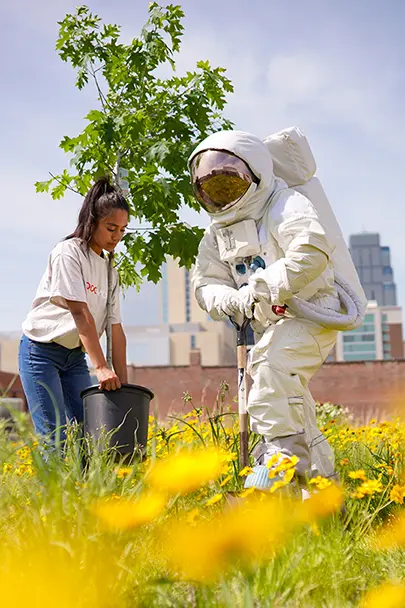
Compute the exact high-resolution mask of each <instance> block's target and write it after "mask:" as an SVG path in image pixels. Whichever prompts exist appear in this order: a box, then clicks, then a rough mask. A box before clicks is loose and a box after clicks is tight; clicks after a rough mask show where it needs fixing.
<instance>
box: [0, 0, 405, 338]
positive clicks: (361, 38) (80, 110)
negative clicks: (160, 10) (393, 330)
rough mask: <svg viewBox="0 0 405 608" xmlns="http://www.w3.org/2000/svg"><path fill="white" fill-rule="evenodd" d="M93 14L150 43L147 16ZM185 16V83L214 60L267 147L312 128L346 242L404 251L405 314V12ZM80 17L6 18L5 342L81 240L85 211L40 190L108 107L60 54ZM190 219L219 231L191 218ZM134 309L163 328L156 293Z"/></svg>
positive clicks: (315, 6)
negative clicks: (63, 29) (352, 239)
mask: <svg viewBox="0 0 405 608" xmlns="http://www.w3.org/2000/svg"><path fill="white" fill-rule="evenodd" d="M87 4H88V5H89V6H90V8H91V10H93V11H94V12H96V13H98V14H99V15H100V16H101V17H102V18H103V19H104V20H105V21H111V22H116V23H118V24H125V25H124V27H123V37H124V39H129V38H130V37H132V36H133V35H137V34H138V33H139V30H140V27H141V25H142V24H143V23H144V21H145V19H146V14H147V2H143V1H142V2H140V1H137V2H131V3H130V2H128V1H126V0H125V1H123V2H121V3H120V4H119V5H115V6H112V5H111V4H110V3H108V2H106V0H96V1H94V2H88V3H87ZM181 4H182V5H183V8H184V10H185V13H186V19H185V35H184V39H183V41H184V42H183V47H182V52H181V54H180V55H179V56H178V58H177V61H176V63H177V70H178V72H179V73H182V72H184V71H185V70H189V69H193V67H194V65H195V63H196V61H197V60H200V59H209V60H210V61H211V62H212V64H213V65H214V66H217V65H220V66H222V67H226V68H227V70H228V76H229V77H230V78H231V80H232V82H233V83H234V85H235V93H234V94H233V96H231V97H230V99H229V103H228V106H227V107H226V108H225V115H226V116H227V117H229V118H231V119H232V120H233V121H234V122H235V128H239V129H244V130H248V131H252V132H253V133H255V134H256V135H258V136H260V137H265V136H266V135H268V134H270V133H272V132H274V131H277V130H280V129H282V128H284V127H286V126H290V125H297V126H299V127H300V128H302V130H303V131H304V133H305V134H306V135H307V137H308V140H309V143H310V145H311V147H312V149H313V151H314V155H315V158H316V160H317V164H318V168H319V169H318V176H319V177H320V179H321V181H322V183H323V185H324V187H325V190H326V193H327V195H328V197H329V199H330V201H331V204H332V207H333V209H334V211H335V214H336V216H337V217H338V220H339V221H340V223H341V227H342V230H343V233H344V235H345V238H346V241H348V238H349V235H351V234H356V233H359V232H362V231H363V229H365V230H366V231H367V232H372V233H374V232H377V233H379V234H380V236H381V244H382V245H385V246H389V247H390V249H391V256H392V266H393V268H394V280H395V282H396V284H397V287H398V303H399V304H400V305H402V306H404V303H405V261H404V259H403V256H402V255H401V254H402V229H401V228H402V226H401V224H402V223H401V219H402V218H404V215H405V214H404V212H403V209H402V205H403V201H402V199H403V194H402V179H401V178H402V172H401V169H402V164H403V161H404V160H405V158H404V157H405V150H404V149H403V147H402V137H403V135H405V117H404V116H403V111H402V108H401V102H402V99H403V96H404V92H405V79H404V69H403V67H402V66H403V65H404V63H405V62H404V59H405V43H404V42H403V41H402V40H401V36H402V34H401V23H402V21H403V19H402V18H403V17H405V6H404V5H402V4H401V3H400V2H397V1H395V2H394V1H392V0H391V1H390V2H387V3H386V4H385V5H384V6H382V5H381V4H380V3H378V2H377V1H372V2H366V1H365V0H359V1H358V2H357V3H356V6H355V7H353V6H352V5H351V3H350V2H349V1H348V0H343V1H342V2H341V3H339V6H335V5H334V6H330V5H328V6H325V5H324V3H322V2H321V0H319V1H314V2H313V3H311V7H310V9H309V10H308V7H305V9H304V7H302V6H301V5H300V3H299V2H297V1H296V0H293V1H292V2H290V3H289V4H288V7H286V6H280V5H277V4H276V3H275V2H265V1H264V0H260V1H257V2H255V3H254V7H255V10H250V11H249V12H247V11H241V12H238V11H235V10H234V4H233V3H231V2H230V1H228V0H225V1H224V2H222V3H221V5H220V6H219V7H218V6H216V4H215V3H214V2H213V0H207V1H205V2H202V3H199V5H198V6H193V5H192V3H191V0H187V1H185V2H182V3H181ZM74 6H75V3H74V2H70V1H68V0H59V1H58V2H55V3H52V2H50V1H48V0H39V2H37V3H36V4H35V7H33V6H32V4H31V3H30V2H28V0H17V1H16V2H14V3H11V2H10V3H8V5H7V6H6V5H4V6H2V7H1V8H0V15H1V17H2V19H1V24H2V25H1V26H0V27H1V28H2V37H1V39H0V48H1V50H2V56H3V58H5V57H6V58H9V59H6V61H5V62H4V65H3V66H2V82H3V96H2V102H1V104H2V116H3V119H4V124H3V129H2V131H3V137H2V141H1V142H0V158H1V174H2V183H3V204H2V211H3V222H1V226H0V237H1V238H0V243H1V244H0V247H1V249H0V254H1V256H2V259H3V264H2V271H1V278H2V284H3V285H6V286H7V295H6V296H5V297H3V298H2V301H1V304H0V331H12V330H18V329H19V327H20V325H21V322H22V321H23V318H24V316H25V314H26V313H27V311H28V308H29V306H30V303H31V301H32V299H33V297H34V294H35V290H36V287H37V285H38V283H39V280H40V277H41V275H42V273H43V271H44V269H45V266H46V261H47V257H48V255H49V253H50V250H51V249H52V247H53V246H54V245H55V244H56V243H57V241H58V240H60V239H61V238H63V236H65V235H66V234H68V233H69V232H71V230H72V228H73V227H74V224H75V221H76V216H77V211H78V208H79V206H80V204H81V200H80V199H79V197H76V196H75V195H73V194H71V193H69V194H68V195H67V196H66V197H65V198H64V199H62V201H52V200H51V199H50V197H49V196H48V195H37V194H35V189H34V186H33V184H34V182H35V181H37V180H43V179H46V177H47V174H48V171H52V172H57V171H59V170H60V169H63V168H64V167H67V166H68V161H69V159H68V157H66V156H65V155H64V153H63V152H62V151H61V150H59V148H58V145H59V142H60V140H61V139H62V137H63V136H64V135H65V134H68V135H70V136H73V135H75V134H77V133H78V132H79V131H81V129H82V128H83V116H84V115H85V114H86V113H87V112H88V110H89V109H90V108H92V107H96V104H95V103H94V91H93V89H92V88H91V87H90V86H89V87H87V88H85V89H84V91H81V92H80V91H77V90H76V89H75V88H74V77H75V72H74V71H73V69H72V68H71V67H70V66H69V65H67V64H64V63H63V62H62V61H61V60H60V58H59V57H58V55H57V53H56V51H55V50H54V45H55V40H56V37H57V29H58V26H57V23H56V22H57V21H58V20H61V19H62V18H63V17H64V15H65V14H66V13H67V12H71V11H73V10H74ZM291 15H294V19H292V18H291ZM224 23H227V25H228V28H224V27H223V24H224ZM285 24H288V27H286V26H285ZM280 25H281V26H282V27H280ZM183 219H185V220H186V221H188V222H190V223H191V222H196V223H199V224H200V225H206V224H207V223H208V222H207V217H206V216H204V215H202V214H201V215H198V214H196V213H193V212H191V211H189V210H187V211H186V212H185V213H184V215H183ZM123 309H124V311H125V316H124V320H125V321H126V322H127V323H128V324H130V325H136V324H145V325H150V324H154V323H155V322H157V321H156V317H157V310H158V306H157V295H156V288H155V287H153V286H150V285H147V286H146V287H145V288H143V289H142V291H141V294H140V295H137V294H133V293H130V294H128V296H127V300H126V302H124V306H123ZM145 311H146V313H147V314H145ZM126 317H127V318H126Z"/></svg>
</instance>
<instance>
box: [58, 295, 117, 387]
mask: <svg viewBox="0 0 405 608" xmlns="http://www.w3.org/2000/svg"><path fill="white" fill-rule="evenodd" d="M66 304H67V306H68V308H69V311H70V312H71V313H72V316H73V319H74V322H75V324H76V327H77V331H78V332H79V337H80V340H81V342H82V344H83V346H84V348H85V350H86V352H87V354H88V355H89V357H90V360H91V362H92V364H93V365H94V368H95V370H96V375H97V379H98V381H99V382H100V389H105V390H107V391H109V390H115V389H116V388H120V387H121V383H120V380H119V377H118V375H117V374H116V373H115V372H113V371H112V370H110V369H109V368H108V367H107V361H106V359H105V356H104V353H103V351H102V348H101V345H100V340H99V338H98V335H97V330H96V324H95V323H94V318H93V315H92V314H91V312H90V311H89V308H88V306H87V304H86V303H85V302H75V301H73V300H66Z"/></svg>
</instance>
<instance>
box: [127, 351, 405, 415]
mask: <svg viewBox="0 0 405 608" xmlns="http://www.w3.org/2000/svg"><path fill="white" fill-rule="evenodd" d="M129 382H131V383H134V384H140V385H141V386H146V387H148V388H150V389H151V390H152V391H153V392H154V393H155V396H156V397H155V400H154V402H152V409H153V408H154V407H156V408H158V410H159V416H160V417H165V416H166V415H167V413H169V412H173V413H174V412H177V413H180V412H182V411H184V412H185V411H187V410H188V409H190V404H189V403H187V402H186V403H185V402H184V401H183V399H182V397H183V394H184V393H189V394H190V395H191V397H192V399H193V404H194V405H195V406H200V405H204V406H206V407H212V406H213V405H214V404H215V402H216V399H217V398H218V393H219V391H220V388H221V384H222V383H223V382H226V383H227V384H228V385H229V393H228V398H227V400H226V402H227V403H230V402H232V399H233V398H234V397H235V396H236V394H237V382H236V369H235V368H234V367H201V365H200V359H199V353H198V352H192V354H191V364H190V366H187V367H132V368H130V370H129ZM310 388H311V390H312V394H313V395H314V398H315V399H316V400H317V401H320V402H321V403H324V402H325V401H330V402H332V403H336V404H341V405H344V406H347V407H348V408H349V409H350V411H351V412H352V413H353V414H354V416H355V417H356V418H358V419H360V420H367V419H370V418H384V417H386V416H387V415H390V413H392V411H393V409H394V406H395V408H398V406H401V405H403V409H404V412H405V359H401V360H393V361H360V362H350V363H349V362H344V363H335V362H333V363H325V364H324V365H323V366H322V368H321V369H320V370H319V371H318V373H317V374H316V375H315V376H314V378H313V379H312V381H311V384H310Z"/></svg>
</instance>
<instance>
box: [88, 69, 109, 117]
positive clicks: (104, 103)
mask: <svg viewBox="0 0 405 608" xmlns="http://www.w3.org/2000/svg"><path fill="white" fill-rule="evenodd" d="M89 72H90V74H91V75H92V76H93V79H94V82H95V84H96V87H97V91H98V96H99V99H100V103H101V105H102V107H103V110H104V112H105V111H106V106H108V107H109V108H110V110H111V106H110V105H109V103H108V101H107V98H106V96H105V95H104V93H103V91H102V90H101V87H100V85H99V82H98V80H97V76H96V72H95V71H94V67H93V64H92V63H90V70H89Z"/></svg>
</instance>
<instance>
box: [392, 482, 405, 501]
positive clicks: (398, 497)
mask: <svg viewBox="0 0 405 608" xmlns="http://www.w3.org/2000/svg"><path fill="white" fill-rule="evenodd" d="M404 496H405V486H399V485H395V486H394V487H393V488H392V490H391V492H390V500H392V501H393V502H397V503H398V504H400V505H402V504H403V502H404Z"/></svg>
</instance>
